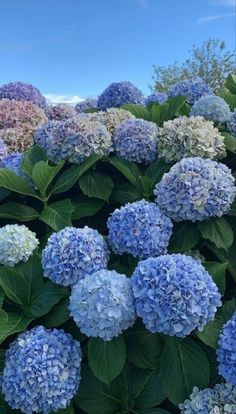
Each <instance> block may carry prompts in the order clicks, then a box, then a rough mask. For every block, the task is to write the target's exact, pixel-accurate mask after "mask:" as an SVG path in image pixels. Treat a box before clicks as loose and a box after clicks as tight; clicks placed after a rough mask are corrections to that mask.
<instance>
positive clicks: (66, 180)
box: [52, 154, 102, 194]
mask: <svg viewBox="0 0 236 414" xmlns="http://www.w3.org/2000/svg"><path fill="white" fill-rule="evenodd" d="M101 158H102V155H98V154H92V155H90V157H88V158H87V159H86V160H85V161H84V162H83V164H80V165H72V166H71V167H69V168H68V169H67V170H66V171H65V172H63V173H62V174H61V175H60V177H59V178H58V180H57V181H56V183H55V185H54V187H53V189H52V194H58V193H64V192H65V191H68V190H69V189H70V188H71V187H73V185H74V184H75V183H76V182H77V181H78V179H79V177H81V176H82V175H83V174H84V173H85V172H86V171H87V170H89V168H91V167H92V166H93V165H94V164H95V163H96V162H97V161H98V160H100V159H101Z"/></svg>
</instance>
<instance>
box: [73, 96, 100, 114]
mask: <svg viewBox="0 0 236 414" xmlns="http://www.w3.org/2000/svg"><path fill="white" fill-rule="evenodd" d="M97 104H98V100H97V98H87V99H85V100H84V101H81V102H78V103H77V104H76V105H75V110H76V112H78V113H80V112H83V111H85V110H86V109H91V108H97Z"/></svg>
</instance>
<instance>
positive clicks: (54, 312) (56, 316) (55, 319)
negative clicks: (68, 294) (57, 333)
mask: <svg viewBox="0 0 236 414" xmlns="http://www.w3.org/2000/svg"><path fill="white" fill-rule="evenodd" d="M68 306H69V299H68V298H64V299H62V300H61V301H60V302H59V303H57V304H56V305H55V306H53V308H52V309H51V311H50V312H49V313H48V314H47V315H46V316H45V318H44V319H43V326H45V327H46V328H56V327H57V326H60V325H62V324H63V323H65V322H66V321H68V319H69V317H70V311H69V308H68Z"/></svg>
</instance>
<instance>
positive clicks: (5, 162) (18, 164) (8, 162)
mask: <svg viewBox="0 0 236 414" xmlns="http://www.w3.org/2000/svg"><path fill="white" fill-rule="evenodd" d="M23 159H24V154H22V153H20V152H12V153H11V154H9V155H6V156H5V157H4V158H3V159H2V161H1V162H0V168H7V169H9V170H11V171H13V172H14V173H15V174H16V175H18V176H19V177H21V178H23V180H25V181H26V182H27V183H28V184H30V185H32V182H31V180H30V178H29V176H28V175H27V174H26V173H25V172H24V171H23V170H22V162H23Z"/></svg>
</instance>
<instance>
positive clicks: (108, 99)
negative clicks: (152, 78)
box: [97, 82, 144, 110]
mask: <svg viewBox="0 0 236 414" xmlns="http://www.w3.org/2000/svg"><path fill="white" fill-rule="evenodd" d="M143 102H144V96H143V94H142V92H141V91H140V90H139V89H138V88H136V86H134V85H133V84H132V83H131V82H114V83H111V84H110V85H109V86H108V87H107V88H106V89H105V90H104V91H103V92H102V94H101V95H100V96H99V98H98V102H97V106H98V108H99V109H102V110H105V109H107V108H119V107H120V106H122V105H125V104H141V105H142V104H143Z"/></svg>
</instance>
